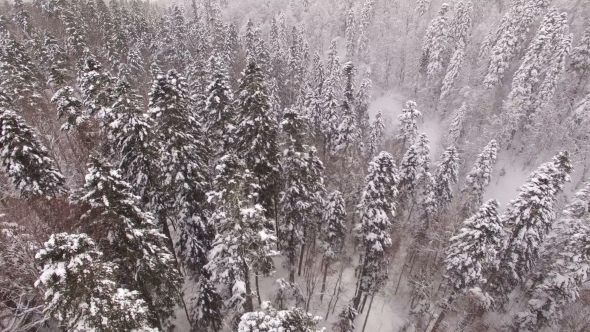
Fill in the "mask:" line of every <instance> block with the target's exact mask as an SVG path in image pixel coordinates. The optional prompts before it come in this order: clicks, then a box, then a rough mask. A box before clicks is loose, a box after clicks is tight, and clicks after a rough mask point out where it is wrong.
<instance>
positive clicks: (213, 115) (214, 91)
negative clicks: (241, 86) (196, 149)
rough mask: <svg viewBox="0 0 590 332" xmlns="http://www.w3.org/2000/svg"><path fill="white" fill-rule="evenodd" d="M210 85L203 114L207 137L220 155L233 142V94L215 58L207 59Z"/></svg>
mask: <svg viewBox="0 0 590 332" xmlns="http://www.w3.org/2000/svg"><path fill="white" fill-rule="evenodd" d="M209 72H210V73H211V83H210V84H209V87H208V88H207V99H206V101H205V114H206V117H207V136H208V137H209V139H210V140H211V142H212V143H213V144H215V146H216V149H215V150H216V152H217V153H218V154H222V153H223V152H226V151H227V150H229V148H230V147H231V145H232V144H233V142H234V139H233V137H231V136H230V134H231V132H232V131H233V130H234V126H235V114H234V111H233V105H232V103H233V98H234V96H233V93H232V91H231V87H230V86H229V78H228V77H227V73H226V71H225V68H224V66H223V64H222V63H221V61H220V60H219V59H218V58H217V57H211V58H210V59H209Z"/></svg>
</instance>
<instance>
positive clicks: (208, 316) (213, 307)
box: [191, 269, 223, 332]
mask: <svg viewBox="0 0 590 332" xmlns="http://www.w3.org/2000/svg"><path fill="white" fill-rule="evenodd" d="M198 283H199V288H198V290H197V295H196V297H195V302H196V303H194V305H193V306H192V307H191V317H192V319H193V322H194V323H193V326H194V328H193V329H192V331H194V332H197V331H219V330H220V329H221V326H222V324H223V316H222V309H223V299H222V298H221V296H220V295H219V293H218V292H217V287H215V284H214V283H213V282H212V280H211V273H210V272H209V271H208V270H207V269H203V270H202V272H201V275H200V276H199V280H198Z"/></svg>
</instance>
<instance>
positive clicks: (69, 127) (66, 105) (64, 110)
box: [51, 86, 89, 132]
mask: <svg viewBox="0 0 590 332" xmlns="http://www.w3.org/2000/svg"><path fill="white" fill-rule="evenodd" d="M51 102H52V103H54V104H55V106H56V108H57V117H58V118H59V119H62V118H63V119H64V120H65V123H64V124H63V125H62V126H61V130H63V131H66V132H71V131H74V130H76V129H78V128H81V127H82V126H83V125H84V124H85V123H86V122H87V121H88V120H89V116H88V115H87V114H86V111H85V109H84V105H83V104H82V102H81V101H80V100H79V99H78V96H77V93H76V91H75V90H74V89H73V88H72V87H71V86H65V87H63V88H61V89H59V90H57V92H55V94H54V95H53V97H52V98H51Z"/></svg>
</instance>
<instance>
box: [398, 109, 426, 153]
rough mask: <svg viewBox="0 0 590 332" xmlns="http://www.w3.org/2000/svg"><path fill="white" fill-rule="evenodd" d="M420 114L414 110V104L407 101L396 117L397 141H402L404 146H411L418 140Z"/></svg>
mask: <svg viewBox="0 0 590 332" xmlns="http://www.w3.org/2000/svg"><path fill="white" fill-rule="evenodd" d="M421 116H422V113H420V111H418V109H416V103H415V102H414V101H411V100H408V102H407V103H406V108H404V109H403V110H402V114H400V115H399V116H398V118H397V119H398V120H399V133H398V135H397V139H399V140H402V141H403V142H404V145H405V146H408V147H409V146H412V145H413V144H414V143H415V142H416V139H417V138H418V122H417V121H418V118H419V117H421Z"/></svg>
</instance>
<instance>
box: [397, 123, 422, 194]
mask: <svg viewBox="0 0 590 332" xmlns="http://www.w3.org/2000/svg"><path fill="white" fill-rule="evenodd" d="M428 143H429V142H428V138H427V137H426V134H420V136H419V137H418V139H417V141H416V143H414V144H413V145H412V146H410V148H409V149H408V150H407V151H406V153H405V154H404V157H403V158H402V163H401V165H400V174H399V185H398V188H399V190H400V192H401V194H402V198H403V199H404V200H407V199H409V198H411V199H412V200H413V199H414V197H415V193H416V190H417V187H418V184H419V183H420V180H421V179H422V177H423V176H424V174H425V173H426V172H428V169H429V168H430V156H429V153H430V147H429V146H428Z"/></svg>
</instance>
